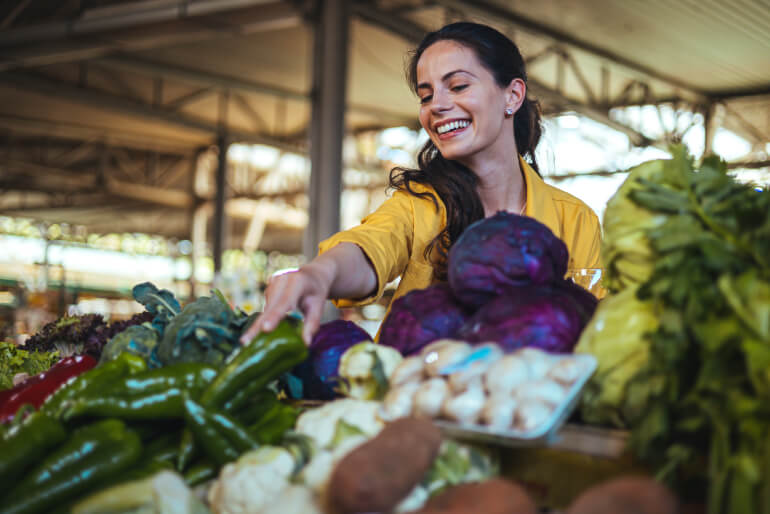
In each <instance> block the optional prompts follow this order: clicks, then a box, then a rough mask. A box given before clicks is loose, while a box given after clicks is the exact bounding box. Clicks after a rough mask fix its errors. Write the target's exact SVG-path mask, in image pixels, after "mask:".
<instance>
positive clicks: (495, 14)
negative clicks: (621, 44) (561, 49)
mask: <svg viewBox="0 0 770 514" xmlns="http://www.w3.org/2000/svg"><path fill="white" fill-rule="evenodd" d="M436 3H438V4H440V5H443V6H444V7H447V8H451V9H456V10H459V11H461V12H464V13H466V14H473V15H477V16H482V17H485V18H487V19H491V20H496V21H498V22H503V23H510V24H511V25H513V26H515V27H516V28H518V29H519V30H522V31H525V32H527V33H529V34H534V35H537V36H544V37H548V38H550V39H552V40H554V41H556V42H558V43H563V44H567V45H570V46H572V47H574V48H579V49H580V50H583V51H585V52H588V53H590V54H592V55H594V56H596V57H599V58H601V59H605V60H608V61H611V62H613V63H615V64H618V65H620V66H623V67H625V68H627V69H629V70H632V71H634V72H637V73H641V74H643V75H646V76H648V77H653V78H656V79H658V80H661V81H663V82H666V83H668V84H670V85H672V86H675V87H677V88H679V89H680V90H682V91H687V92H688V93H691V94H693V95H696V96H699V97H701V98H703V97H705V96H706V95H705V93H704V92H703V91H700V90H698V89H697V88H695V87H693V86H692V85H690V84H687V83H685V82H682V81H681V80H680V79H678V78H676V77H672V76H669V75H666V74H664V73H660V72H658V71H657V70H654V69H652V68H649V67H647V66H644V65H642V64H639V63H637V62H634V61H632V60H630V59H627V58H625V57H622V56H620V55H618V54H615V53H613V52H611V51H609V50H606V49H604V48H601V47H597V46H594V45H592V44H591V43H588V42H586V41H582V40H580V39H577V38H575V37H574V36H572V35H570V34H567V33H566V32H562V31H560V30H557V29H554V28H552V27H549V26H547V25H544V24H542V23H540V22H539V21H537V20H535V19H532V18H527V17H526V16H522V15H520V14H517V13H515V12H512V11H510V10H509V9H506V8H504V7H501V6H500V5H496V4H494V3H492V2H490V1H488V0H473V2H470V1H467V0H437V2H436Z"/></svg>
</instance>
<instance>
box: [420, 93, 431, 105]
mask: <svg viewBox="0 0 770 514" xmlns="http://www.w3.org/2000/svg"><path fill="white" fill-rule="evenodd" d="M431 98H433V95H425V96H423V97H422V98H420V103H421V104H426V103H428V102H430V100H431Z"/></svg>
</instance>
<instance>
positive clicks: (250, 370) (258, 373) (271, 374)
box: [201, 318, 308, 408]
mask: <svg viewBox="0 0 770 514" xmlns="http://www.w3.org/2000/svg"><path fill="white" fill-rule="evenodd" d="M307 355H308V350H307V347H306V346H305V343H304V342H303V340H302V327H301V325H300V322H299V321H297V320H296V319H294V318H285V319H283V320H282V321H281V322H280V323H279V324H278V326H277V327H276V328H275V330H273V331H272V332H268V333H262V334H259V335H257V337H255V338H254V339H253V340H252V341H251V342H250V343H249V344H247V345H245V346H242V347H241V348H240V350H239V351H238V352H237V353H235V354H234V355H233V357H232V359H231V360H230V361H229V362H227V363H226V364H225V366H224V367H223V368H222V369H221V370H220V372H219V374H217V376H216V378H214V380H213V381H212V382H211V384H210V385H209V386H208V388H206V390H205V391H204V393H203V396H202V397H201V403H202V404H203V405H205V406H213V407H216V408H222V407H223V406H224V405H225V403H227V401H228V400H229V399H231V398H233V397H234V396H235V395H236V393H237V392H238V391H239V390H241V389H243V388H245V387H257V388H262V387H264V386H266V385H267V384H268V383H269V382H272V381H273V380H275V379H276V378H278V376H279V375H281V374H282V373H284V372H286V371H288V370H290V369H291V368H293V367H294V366H295V365H297V364H299V363H300V362H302V361H304V360H305V359H306V358H307Z"/></svg>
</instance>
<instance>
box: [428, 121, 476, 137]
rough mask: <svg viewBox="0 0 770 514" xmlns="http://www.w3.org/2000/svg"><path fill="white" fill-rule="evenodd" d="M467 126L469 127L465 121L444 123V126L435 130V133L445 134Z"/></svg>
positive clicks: (468, 123)
mask: <svg viewBox="0 0 770 514" xmlns="http://www.w3.org/2000/svg"><path fill="white" fill-rule="evenodd" d="M468 125H470V122H469V121H467V120H460V121H453V122H451V123H445V124H444V125H441V126H440V127H438V128H437V129H436V132H438V133H439V134H445V133H447V132H449V131H450V130H455V129H458V128H465V127H467V126H468Z"/></svg>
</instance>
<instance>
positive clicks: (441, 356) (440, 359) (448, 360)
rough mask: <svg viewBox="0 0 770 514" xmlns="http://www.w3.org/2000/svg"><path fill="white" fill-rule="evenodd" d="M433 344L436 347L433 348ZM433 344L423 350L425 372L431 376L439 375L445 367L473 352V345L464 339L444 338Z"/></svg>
mask: <svg viewBox="0 0 770 514" xmlns="http://www.w3.org/2000/svg"><path fill="white" fill-rule="evenodd" d="M441 343H444V344H441ZM433 344H435V345H436V346H435V348H431V347H432V346H433ZM433 344H432V345H430V346H427V347H425V349H424V350H423V352H422V357H423V361H424V362H425V373H426V374H427V375H428V376H429V377H435V376H438V375H439V374H440V372H441V370H442V369H443V368H445V367H446V366H449V365H451V364H455V363H457V362H459V361H461V360H462V359H464V358H465V357H467V356H468V354H469V353H471V345H469V344H468V343H464V342H462V341H453V340H451V339H444V340H442V341H437V342H436V343H433ZM426 350H427V351H426Z"/></svg>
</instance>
